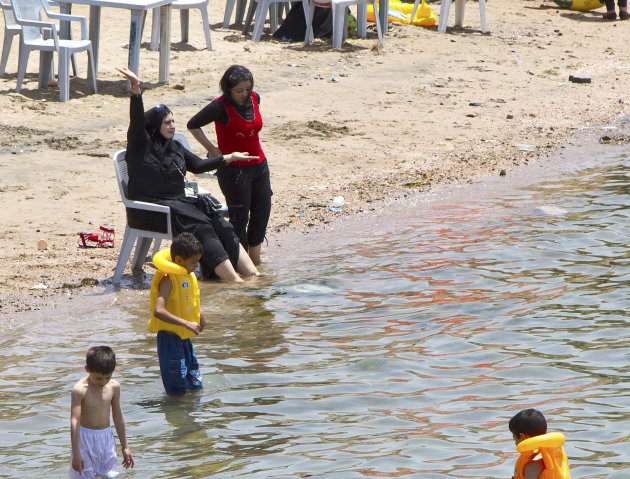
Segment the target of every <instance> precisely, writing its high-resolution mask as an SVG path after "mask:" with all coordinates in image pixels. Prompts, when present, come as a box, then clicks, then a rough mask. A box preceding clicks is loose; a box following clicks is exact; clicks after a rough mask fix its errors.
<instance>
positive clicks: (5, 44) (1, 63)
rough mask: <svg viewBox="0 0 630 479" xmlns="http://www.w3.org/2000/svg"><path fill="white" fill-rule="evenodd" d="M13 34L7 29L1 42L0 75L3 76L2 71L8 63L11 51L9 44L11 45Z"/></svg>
mask: <svg viewBox="0 0 630 479" xmlns="http://www.w3.org/2000/svg"><path fill="white" fill-rule="evenodd" d="M13 35H15V33H14V32H12V31H10V30H9V29H6V28H5V30H4V40H3V41H2V59H1V60H0V75H4V70H5V69H6V67H7V62H8V61H9V52H10V51H11V43H13Z"/></svg>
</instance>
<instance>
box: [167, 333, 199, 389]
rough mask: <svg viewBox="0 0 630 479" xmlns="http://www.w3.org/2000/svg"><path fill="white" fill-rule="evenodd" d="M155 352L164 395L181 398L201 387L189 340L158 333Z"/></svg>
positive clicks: (197, 364)
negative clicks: (187, 392) (158, 361)
mask: <svg viewBox="0 0 630 479" xmlns="http://www.w3.org/2000/svg"><path fill="white" fill-rule="evenodd" d="M157 352H158V358H159V360H160V373H161V374H162V383H163V384H164V389H165V390H166V394H170V395H173V396H181V395H183V394H186V391H195V390H197V389H201V388H202V387H203V384H202V381H201V371H199V363H198V362H197V358H196V356H195V350H194V349H193V345H192V342H191V341H190V339H184V340H182V339H180V337H179V336H177V335H176V334H172V333H168V332H166V331H159V332H158V334H157Z"/></svg>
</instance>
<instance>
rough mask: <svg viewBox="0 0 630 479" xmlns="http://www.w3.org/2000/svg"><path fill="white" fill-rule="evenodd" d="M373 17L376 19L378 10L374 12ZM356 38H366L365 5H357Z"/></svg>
mask: <svg viewBox="0 0 630 479" xmlns="http://www.w3.org/2000/svg"><path fill="white" fill-rule="evenodd" d="M375 12H376V13H375V14H374V17H375V18H377V17H378V10H375ZM357 36H358V37H359V38H365V37H367V4H365V3H363V4H360V3H359V4H357Z"/></svg>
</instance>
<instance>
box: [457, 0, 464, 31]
mask: <svg viewBox="0 0 630 479" xmlns="http://www.w3.org/2000/svg"><path fill="white" fill-rule="evenodd" d="M465 9H466V0H455V26H456V27H461V26H462V25H463V24H464V10H465Z"/></svg>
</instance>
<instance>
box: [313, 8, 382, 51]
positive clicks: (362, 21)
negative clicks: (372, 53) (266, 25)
mask: <svg viewBox="0 0 630 479" xmlns="http://www.w3.org/2000/svg"><path fill="white" fill-rule="evenodd" d="M368 3H371V4H372V8H373V9H374V12H375V13H374V20H375V24H376V34H377V36H378V43H379V45H380V46H383V31H382V28H381V22H380V19H379V15H378V14H377V12H378V2H377V0H330V2H325V1H324V0H321V1H317V2H315V1H314V0H310V2H309V9H308V19H307V21H306V37H305V39H304V45H308V43H309V41H310V40H312V39H313V15H314V13H315V6H318V7H329V8H332V17H333V33H332V47H333V48H341V44H342V43H343V39H344V38H345V37H346V34H347V31H348V30H347V26H346V25H347V20H348V7H349V6H350V5H356V6H357V35H358V36H359V37H360V38H365V37H366V36H367V5H368Z"/></svg>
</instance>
